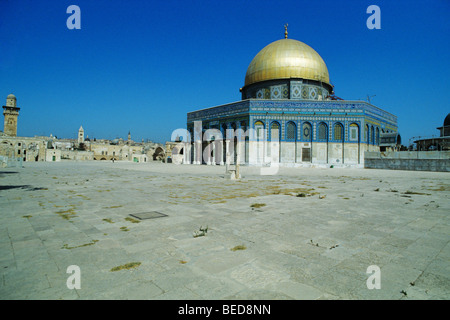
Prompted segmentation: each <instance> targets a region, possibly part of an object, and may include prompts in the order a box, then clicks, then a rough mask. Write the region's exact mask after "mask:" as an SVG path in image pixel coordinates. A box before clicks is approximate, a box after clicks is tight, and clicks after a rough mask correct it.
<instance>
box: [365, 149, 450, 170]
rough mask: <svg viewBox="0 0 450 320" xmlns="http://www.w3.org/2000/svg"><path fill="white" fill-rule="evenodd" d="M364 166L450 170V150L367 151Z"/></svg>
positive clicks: (392, 168)
mask: <svg viewBox="0 0 450 320" xmlns="http://www.w3.org/2000/svg"><path fill="white" fill-rule="evenodd" d="M364 168H368V169H391V170H414V171H441V172H450V151H399V152H365V153H364Z"/></svg>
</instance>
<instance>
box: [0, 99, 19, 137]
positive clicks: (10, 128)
mask: <svg viewBox="0 0 450 320" xmlns="http://www.w3.org/2000/svg"><path fill="white" fill-rule="evenodd" d="M19 110H20V108H17V99H16V96H14V95H13V94H10V95H8V97H6V106H3V115H4V116H5V122H4V125H3V132H4V133H5V134H7V135H8V136H11V137H16V136H17V118H18V117H19Z"/></svg>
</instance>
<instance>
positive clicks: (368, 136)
mask: <svg viewBox="0 0 450 320" xmlns="http://www.w3.org/2000/svg"><path fill="white" fill-rule="evenodd" d="M365 136H366V142H367V144H369V143H370V129H369V125H368V124H366V129H365Z"/></svg>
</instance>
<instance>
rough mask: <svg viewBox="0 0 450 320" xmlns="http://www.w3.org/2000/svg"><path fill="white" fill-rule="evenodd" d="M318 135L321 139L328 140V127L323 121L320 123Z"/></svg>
mask: <svg viewBox="0 0 450 320" xmlns="http://www.w3.org/2000/svg"><path fill="white" fill-rule="evenodd" d="M317 137H318V139H319V140H328V139H327V138H328V128H327V125H326V124H325V123H323V122H321V123H320V124H319V128H318V134H317Z"/></svg>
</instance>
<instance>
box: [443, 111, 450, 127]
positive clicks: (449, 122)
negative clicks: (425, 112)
mask: <svg viewBox="0 0 450 320" xmlns="http://www.w3.org/2000/svg"><path fill="white" fill-rule="evenodd" d="M447 126H450V113H449V114H448V115H447V116H446V117H445V120H444V127H447Z"/></svg>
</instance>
